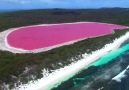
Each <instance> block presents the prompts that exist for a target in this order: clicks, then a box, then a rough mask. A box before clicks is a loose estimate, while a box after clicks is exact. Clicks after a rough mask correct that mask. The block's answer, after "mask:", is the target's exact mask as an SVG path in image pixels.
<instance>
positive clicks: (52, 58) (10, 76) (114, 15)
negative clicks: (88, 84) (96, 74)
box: [0, 8, 129, 89]
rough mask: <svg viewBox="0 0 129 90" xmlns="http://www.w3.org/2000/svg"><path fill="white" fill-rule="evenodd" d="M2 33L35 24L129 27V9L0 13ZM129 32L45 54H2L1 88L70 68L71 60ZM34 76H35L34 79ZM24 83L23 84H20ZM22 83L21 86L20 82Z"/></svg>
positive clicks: (4, 52)
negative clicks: (97, 24) (46, 72)
mask: <svg viewBox="0 0 129 90" xmlns="http://www.w3.org/2000/svg"><path fill="white" fill-rule="evenodd" d="M0 20H1V21H0V31H4V30H7V29H10V28H15V27H21V26H28V25H34V24H50V23H52V24H53V23H70V22H82V21H93V22H102V23H114V24H120V25H126V26H129V9H127V8H113V9H82V10H68V9H67V10H65V9H63V10H62V9H52V10H50V9H49V10H28V11H17V12H8V13H7V12H6V13H0ZM127 31H129V30H128V29H127V30H118V31H115V33H114V34H111V35H106V36H101V37H97V38H90V39H86V40H83V41H80V42H77V43H75V44H72V45H67V46H63V47H59V48H56V49H52V50H50V51H46V52H41V53H36V54H33V53H28V54H15V53H11V52H8V51H0V89H3V88H5V86H6V84H8V85H9V88H10V89H11V88H13V87H14V86H15V85H16V84H17V86H18V85H20V84H24V83H27V82H28V81H30V80H37V79H40V78H42V77H43V75H42V70H43V69H48V71H49V72H50V73H51V71H52V70H55V69H59V68H61V67H64V66H67V65H69V64H70V63H71V62H73V61H71V58H73V60H74V61H77V60H79V59H81V58H82V56H81V55H82V54H84V53H88V54H89V53H91V52H92V51H95V50H98V49H101V48H102V47H104V45H105V44H107V43H111V42H113V40H114V39H116V38H119V37H120V36H122V35H124V34H125V33H126V32H127ZM32 76H33V77H32ZM19 81H20V82H19ZM18 82H19V83H18Z"/></svg>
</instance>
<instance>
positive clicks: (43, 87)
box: [14, 32, 129, 90]
mask: <svg viewBox="0 0 129 90" xmlns="http://www.w3.org/2000/svg"><path fill="white" fill-rule="evenodd" d="M128 38H129V32H128V33H126V34H125V35H123V36H122V37H120V38H118V39H116V40H114V42H113V43H110V44H107V45H105V47H104V48H102V49H100V50H97V51H95V52H93V53H91V54H89V55H87V54H84V55H83V57H84V58H83V59H81V60H79V61H77V62H74V63H72V64H71V65H69V66H66V67H64V68H61V69H59V70H55V71H54V72H53V73H51V74H49V73H46V74H47V75H46V77H44V78H41V79H40V80H38V81H35V82H34V83H33V82H30V83H29V84H26V85H21V86H20V87H19V88H18V87H17V88H18V90H49V89H51V88H52V87H55V86H57V85H59V84H60V83H61V82H62V81H65V80H67V79H68V78H70V77H72V76H74V75H75V74H76V73H77V72H79V71H80V70H82V69H84V68H85V67H86V66H88V65H89V64H91V63H93V62H95V61H96V60H97V59H99V58H100V57H102V56H104V55H106V54H108V53H109V52H110V51H112V50H114V48H115V49H116V48H118V47H119V46H120V45H121V44H122V43H123V42H124V41H125V40H127V39H128ZM85 55H86V56H85ZM45 71H47V70H43V72H45ZM43 74H44V73H43ZM17 88H15V89H14V90H17Z"/></svg>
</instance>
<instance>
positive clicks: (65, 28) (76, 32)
mask: <svg viewBox="0 0 129 90" xmlns="http://www.w3.org/2000/svg"><path fill="white" fill-rule="evenodd" d="M125 28H127V27H126V26H121V25H114V24H106V23H96V22H92V23H91V22H86V23H72V24H57V25H49V26H47V25H46V26H30V27H24V28H19V29H17V30H15V31H13V32H11V33H9V34H8V36H7V43H8V44H9V46H11V47H15V48H20V49H24V50H34V49H40V48H46V47H50V46H55V45H58V44H63V43H66V42H69V41H73V40H79V39H82V38H85V39H86V38H92V37H97V36H102V35H108V34H112V33H113V29H125Z"/></svg>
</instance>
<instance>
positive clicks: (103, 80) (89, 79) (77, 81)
mask: <svg viewBox="0 0 129 90" xmlns="http://www.w3.org/2000/svg"><path fill="white" fill-rule="evenodd" d="M128 58H129V43H126V44H125V45H122V47H120V48H119V49H117V50H115V51H111V52H110V53H109V54H107V55H105V56H103V57H102V58H100V59H99V60H97V61H96V62H94V63H93V64H91V65H90V66H89V68H87V69H85V70H83V71H81V72H80V73H79V74H77V75H75V76H74V77H72V78H71V79H69V80H67V81H65V82H63V83H62V84H61V85H59V86H58V87H57V88H53V89H52V90H98V89H99V90H113V89H111V88H110V89H109V87H110V86H111V85H110V84H109V82H112V78H113V77H115V76H117V75H118V74H119V73H120V72H122V71H123V70H124V69H125V68H126V67H127V66H128V65H129V60H128ZM108 85H109V86H108Z"/></svg>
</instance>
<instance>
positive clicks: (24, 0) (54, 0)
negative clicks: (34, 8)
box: [0, 0, 67, 4]
mask: <svg viewBox="0 0 129 90" xmlns="http://www.w3.org/2000/svg"><path fill="white" fill-rule="evenodd" d="M66 1H67V0H66ZM66 1H65V0H0V2H5V3H19V4H26V3H31V2H35V3H45V4H63V3H64V4H65V3H66Z"/></svg>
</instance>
